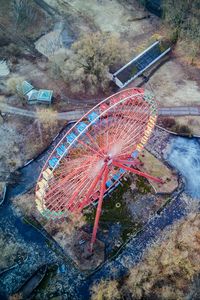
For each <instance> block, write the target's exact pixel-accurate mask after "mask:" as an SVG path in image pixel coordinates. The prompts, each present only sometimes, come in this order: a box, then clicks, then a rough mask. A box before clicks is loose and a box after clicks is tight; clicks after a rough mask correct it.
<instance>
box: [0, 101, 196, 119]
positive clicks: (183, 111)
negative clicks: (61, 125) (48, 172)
mask: <svg viewBox="0 0 200 300" xmlns="http://www.w3.org/2000/svg"><path fill="white" fill-rule="evenodd" d="M0 111H1V112H4V113H10V114H16V115H20V116H24V117H30V118H37V112H35V111H30V110H26V109H22V108H17V107H14V106H11V105H7V104H5V103H0ZM87 111H88V109H86V110H83V109H82V110H80V109H79V110H75V111H67V112H60V113H58V117H57V119H58V120H68V121H75V120H78V119H80V118H81V117H82V116H83V115H84V114H85V113H86V112H87ZM158 114H159V115H161V116H188V115H190V116H200V106H174V107H161V108H159V109H158Z"/></svg>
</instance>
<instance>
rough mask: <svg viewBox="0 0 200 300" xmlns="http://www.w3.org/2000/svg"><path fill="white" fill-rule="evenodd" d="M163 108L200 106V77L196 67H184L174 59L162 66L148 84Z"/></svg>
mask: <svg viewBox="0 0 200 300" xmlns="http://www.w3.org/2000/svg"><path fill="white" fill-rule="evenodd" d="M146 88H147V89H148V90H150V91H153V92H154V93H155V95H156V98H157V100H158V103H159V105H160V106H161V107H171V106H172V107H173V106H192V105H199V104H200V77H199V76H198V70H197V69H196V68H195V67H190V66H184V65H183V64H181V63H180V61H179V59H178V58H176V57H174V58H172V59H170V61H168V62H166V63H165V64H164V65H163V66H161V67H160V68H159V69H158V70H157V71H156V72H155V74H154V75H153V76H152V77H151V78H150V80H149V82H148V83H147V84H146Z"/></svg>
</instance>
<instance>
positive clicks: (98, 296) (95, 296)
mask: <svg viewBox="0 0 200 300" xmlns="http://www.w3.org/2000/svg"><path fill="white" fill-rule="evenodd" d="M117 299H122V298H121V293H120V291H119V289H118V282H117V281H116V280H111V281H103V280H101V281H100V282H99V283H98V284H94V285H93V286H92V288H91V300H117Z"/></svg>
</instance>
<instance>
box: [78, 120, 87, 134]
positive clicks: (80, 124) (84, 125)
mask: <svg viewBox="0 0 200 300" xmlns="http://www.w3.org/2000/svg"><path fill="white" fill-rule="evenodd" d="M86 127H87V124H86V123H84V122H80V123H79V124H77V125H76V129H77V130H78V132H79V133H81V132H82V131H84V130H85V128H86Z"/></svg>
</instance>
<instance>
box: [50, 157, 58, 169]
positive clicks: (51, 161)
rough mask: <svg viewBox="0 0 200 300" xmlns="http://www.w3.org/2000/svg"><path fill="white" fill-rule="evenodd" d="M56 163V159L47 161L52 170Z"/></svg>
mask: <svg viewBox="0 0 200 300" xmlns="http://www.w3.org/2000/svg"><path fill="white" fill-rule="evenodd" d="M57 162H58V159H57V158H56V157H52V158H51V159H50V160H49V166H50V167H51V168H52V169H53V168H54V167H55V165H56V164H57Z"/></svg>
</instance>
